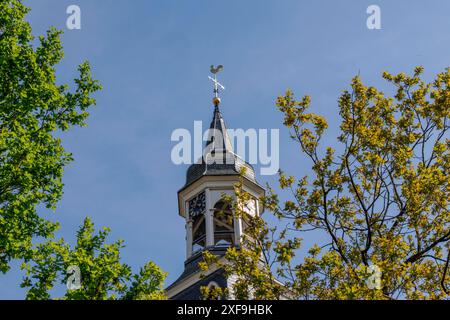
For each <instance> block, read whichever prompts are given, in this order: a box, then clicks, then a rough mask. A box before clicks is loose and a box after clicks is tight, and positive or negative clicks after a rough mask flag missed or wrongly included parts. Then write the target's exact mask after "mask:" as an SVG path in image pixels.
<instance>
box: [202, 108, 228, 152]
mask: <svg viewBox="0 0 450 320" xmlns="http://www.w3.org/2000/svg"><path fill="white" fill-rule="evenodd" d="M208 147H210V148H211V149H212V150H216V151H223V152H230V153H234V152H233V146H232V144H231V140H230V136H229V135H228V131H227V128H226V126H225V121H224V120H223V117H222V113H221V112H220V110H219V106H218V105H216V106H214V115H213V119H212V121H211V125H210V126H209V135H208V140H207V141H206V145H205V148H208Z"/></svg>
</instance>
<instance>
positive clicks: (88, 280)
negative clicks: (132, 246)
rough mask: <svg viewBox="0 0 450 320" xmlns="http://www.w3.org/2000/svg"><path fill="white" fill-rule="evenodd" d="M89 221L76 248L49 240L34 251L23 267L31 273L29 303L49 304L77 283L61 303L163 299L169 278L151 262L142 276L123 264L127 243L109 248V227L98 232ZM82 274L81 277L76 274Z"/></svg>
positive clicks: (26, 283) (26, 282) (25, 282)
mask: <svg viewBox="0 0 450 320" xmlns="http://www.w3.org/2000/svg"><path fill="white" fill-rule="evenodd" d="M94 232H95V230H94V225H93V223H92V222H91V220H90V219H89V218H86V219H85V220H84V223H83V226H81V227H80V229H79V231H78V232H77V242H76V246H75V247H74V248H73V249H72V248H71V247H70V245H68V244H67V243H65V242H64V240H63V239H60V240H59V241H47V242H45V243H43V244H39V245H37V246H36V248H35V249H34V250H33V251H34V252H33V254H32V257H33V258H32V260H28V261H26V262H24V263H23V265H22V268H23V269H25V270H26V276H25V277H24V279H23V282H22V285H21V286H22V287H24V288H28V292H27V299H50V298H51V295H50V293H49V291H50V290H51V289H53V288H54V287H55V285H56V284H58V283H60V284H62V285H65V286H66V285H68V284H69V285H70V284H73V285H75V287H71V288H70V287H68V290H67V291H66V294H65V295H64V296H63V297H62V299H68V300H105V299H126V300H132V299H133V300H141V299H164V298H165V295H164V291H163V282H164V279H165V277H166V273H164V272H163V271H161V269H160V268H159V267H157V266H156V265H155V264H154V263H153V262H149V263H147V264H145V265H144V267H142V268H141V269H140V271H139V272H138V273H137V274H132V271H131V268H130V266H128V265H127V264H123V263H121V261H120V249H122V248H123V247H124V246H123V241H121V240H120V241H116V242H114V243H110V244H109V243H106V239H107V236H108V233H109V229H108V228H103V229H102V230H100V231H98V232H97V233H96V234H95V233H94ZM77 272H79V274H77Z"/></svg>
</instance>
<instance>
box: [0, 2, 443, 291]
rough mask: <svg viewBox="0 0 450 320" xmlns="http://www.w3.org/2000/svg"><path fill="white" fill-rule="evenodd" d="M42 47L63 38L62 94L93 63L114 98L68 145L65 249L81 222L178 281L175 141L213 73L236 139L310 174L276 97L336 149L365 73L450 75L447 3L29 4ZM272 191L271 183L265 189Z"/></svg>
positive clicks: (106, 97)
mask: <svg viewBox="0 0 450 320" xmlns="http://www.w3.org/2000/svg"><path fill="white" fill-rule="evenodd" d="M24 2H25V3H26V4H27V5H28V6H30V7H31V8H32V11H31V13H30V14H29V16H28V19H29V21H30V22H31V24H32V27H33V33H34V34H35V35H39V34H43V33H44V32H45V30H46V29H47V28H48V27H49V26H52V25H53V26H55V27H57V28H60V29H64V30H65V33H64V35H63V37H62V40H63V46H64V50H65V59H64V60H63V62H62V63H61V64H60V65H59V67H58V81H59V82H61V83H63V82H69V83H71V81H72V79H73V78H74V77H75V76H76V66H77V65H78V64H80V63H81V62H82V61H83V60H86V59H87V60H89V61H90V62H91V64H92V66H93V74H94V77H95V78H97V79H99V80H100V81H101V83H102V85H103V87H104V89H103V91H101V92H100V93H98V94H97V95H96V98H97V102H98V105H97V107H95V108H94V109H93V110H92V113H91V116H90V118H89V119H88V127H86V128H76V129H73V130H70V131H69V132H68V133H66V134H64V136H63V142H64V146H65V148H66V149H67V150H69V151H71V152H72V153H73V154H74V158H75V161H74V162H73V163H72V164H71V165H70V166H68V167H67V169H66V172H65V176H64V183H65V189H64V190H65V192H64V198H63V199H62V201H61V202H60V204H59V206H58V209H57V211H56V213H51V212H47V211H42V215H43V216H46V217H52V219H55V220H57V221H60V223H61V229H60V231H59V232H58V236H62V237H64V239H66V240H67V241H69V242H70V243H73V240H74V238H75V231H76V229H77V228H78V226H79V225H80V224H81V223H82V221H83V218H84V217H85V216H87V215H89V216H91V217H92V218H93V220H94V222H95V224H96V226H97V227H100V226H108V227H110V228H111V229H112V234H111V239H118V238H122V239H124V240H125V244H126V246H127V247H126V248H125V249H124V251H123V261H124V262H126V263H128V264H130V265H131V266H132V267H133V268H134V270H136V269H137V268H138V267H139V266H142V265H143V264H144V263H145V262H146V261H148V260H154V261H155V262H156V263H158V264H159V265H160V266H161V267H162V268H163V269H164V270H166V271H168V272H169V277H168V280H167V284H169V283H170V282H171V281H173V280H174V279H175V278H176V277H178V275H179V274H180V273H181V271H182V268H183V261H184V259H185V242H184V237H185V231H184V223H183V219H182V218H180V217H179V216H178V214H177V191H178V190H179V189H180V188H181V187H182V186H183V184H184V182H185V171H186V166H176V165H174V164H172V162H171V159H170V152H171V149H172V147H173V146H174V143H172V142H171V141H170V136H171V133H172V131H173V130H174V129H176V128H186V129H189V130H192V128H193V122H194V120H203V121H205V125H207V124H209V122H210V120H211V117H212V111H213V108H212V105H211V102H210V101H211V96H212V94H211V90H212V87H211V83H210V82H209V81H208V79H207V76H208V75H209V66H210V65H211V64H223V65H224V66H225V70H224V71H223V72H222V73H221V75H220V79H221V81H222V82H223V83H224V85H225V86H226V91H225V92H224V94H223V95H222V97H223V102H222V113H223V115H224V118H225V120H226V123H227V126H228V127H229V128H243V129H248V128H256V129H259V128H267V129H271V128H280V129H281V131H280V165H281V168H282V169H284V170H285V171H287V172H289V173H290V174H294V175H296V176H303V175H304V174H307V173H308V170H307V168H308V165H309V163H307V160H306V158H305V157H303V156H302V155H301V154H300V153H299V152H298V149H297V148H296V145H295V144H294V143H293V142H291V141H290V140H289V137H288V132H287V131H286V130H284V129H283V128H282V116H281V114H279V112H278V111H276V109H275V104H274V101H275V99H276V97H277V95H279V94H282V93H283V92H284V91H285V90H286V89H287V88H291V89H293V90H294V92H295V93H296V94H297V96H300V95H303V94H309V95H311V96H312V106H313V111H314V112H316V113H320V114H322V115H324V116H326V117H327V118H328V119H329V121H330V133H329V139H327V140H326V141H325V142H327V143H328V144H334V143H335V139H334V136H335V135H336V134H335V133H336V128H337V126H338V124H339V122H338V120H339V119H338V109H337V103H336V101H337V98H338V96H339V94H340V92H341V91H342V90H344V89H346V88H348V84H349V82H350V80H351V78H352V76H354V75H356V74H357V73H358V72H359V73H360V75H361V77H362V78H363V81H365V82H366V83H367V84H370V85H375V86H379V87H381V88H384V87H385V83H384V81H383V80H382V79H381V73H382V72H383V71H385V70H386V71H390V72H392V73H396V72H400V71H405V72H411V71H412V69H413V68H414V66H416V65H423V66H424V67H425V78H427V79H431V78H432V77H433V76H434V75H435V74H436V73H437V72H440V71H443V70H444V68H445V67H448V66H450V63H449V59H450V32H449V31H450V19H449V18H448V16H449V13H450V1H448V0H430V1H423V0H415V1H413V0H395V1H392V0H389V1H381V0H370V1H366V0H353V1H350V0H340V1H335V0H329V1H325V0H310V1H306V0H283V1H280V0H278V1H275V0H270V1H269V0H245V1H242V0H222V1H217V0H216V1H211V0H191V1H186V0H185V1H182V0H133V1H129V0H128V1H125V0H114V1H108V0H69V1H67V0H25V1H24ZM72 4H76V5H78V6H79V7H80V8H81V13H82V17H81V18H82V25H81V27H82V28H81V30H68V29H67V28H66V19H67V17H68V15H67V14H66V8H67V7H68V6H69V5H72ZM371 4H376V5H378V6H380V8H381V27H382V29H381V30H369V29H368V28H367V27H366V19H367V17H368V14H367V13H366V9H367V7H368V6H369V5H371ZM259 181H260V183H262V184H264V183H265V182H269V183H272V184H274V183H275V181H276V180H275V178H274V177H268V176H262V177H259ZM21 277H22V273H21V272H20V271H18V268H17V266H16V265H15V267H14V268H13V270H12V271H10V272H9V273H8V274H6V275H0V298H3V299H5V298H8V299H14V298H17V299H21V298H23V297H24V291H23V290H22V289H20V288H19V283H20V280H21Z"/></svg>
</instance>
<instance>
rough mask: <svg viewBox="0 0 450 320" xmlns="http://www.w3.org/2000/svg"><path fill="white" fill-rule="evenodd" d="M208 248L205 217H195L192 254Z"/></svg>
mask: <svg viewBox="0 0 450 320" xmlns="http://www.w3.org/2000/svg"><path fill="white" fill-rule="evenodd" d="M205 247H206V224H205V216H204V215H199V216H196V217H194V219H193V223H192V252H193V253H196V252H198V251H202V250H204V249H205Z"/></svg>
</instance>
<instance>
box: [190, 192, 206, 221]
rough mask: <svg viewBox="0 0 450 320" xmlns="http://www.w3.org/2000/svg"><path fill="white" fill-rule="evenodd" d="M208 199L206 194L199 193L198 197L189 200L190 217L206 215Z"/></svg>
mask: <svg viewBox="0 0 450 320" xmlns="http://www.w3.org/2000/svg"><path fill="white" fill-rule="evenodd" d="M205 209H206V199H205V192H202V193H199V194H198V195H197V196H196V197H194V198H192V199H191V200H189V216H190V217H195V216H198V215H201V214H204V213H205Z"/></svg>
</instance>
